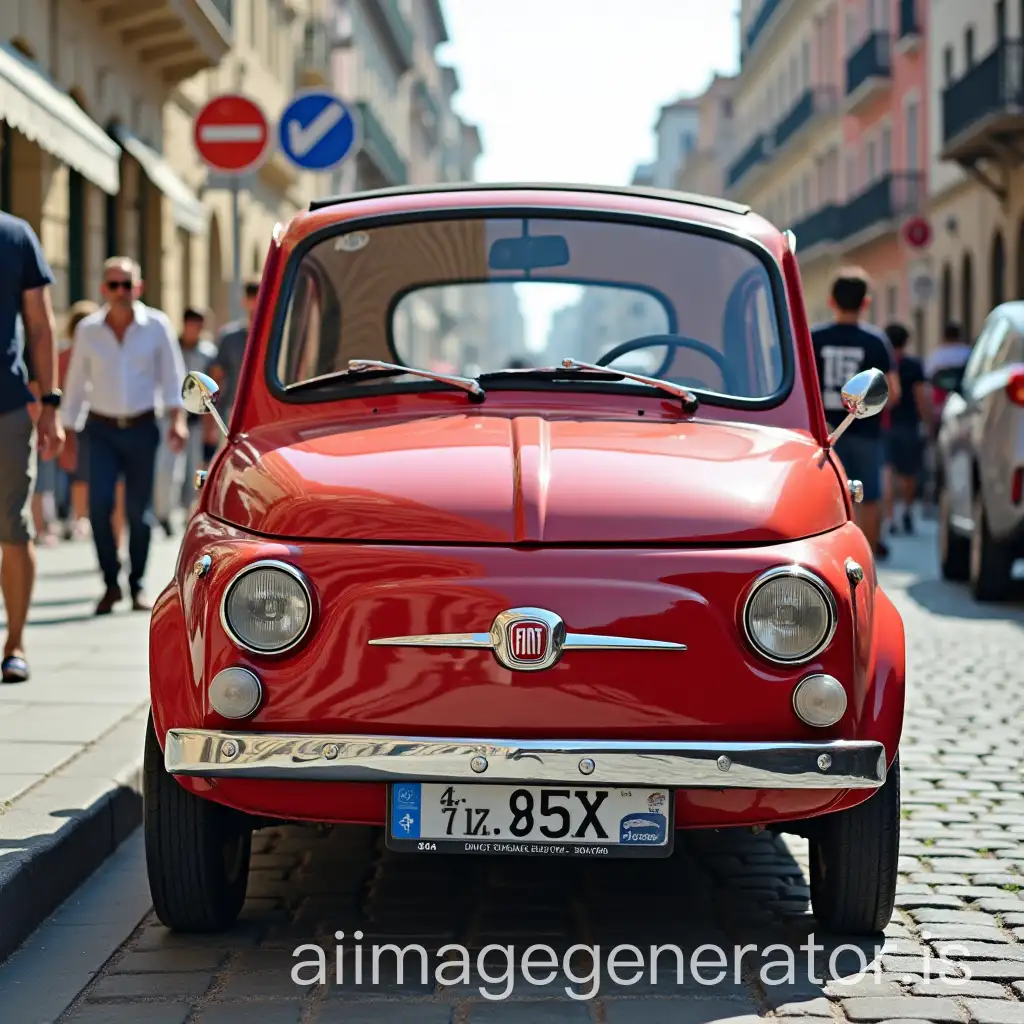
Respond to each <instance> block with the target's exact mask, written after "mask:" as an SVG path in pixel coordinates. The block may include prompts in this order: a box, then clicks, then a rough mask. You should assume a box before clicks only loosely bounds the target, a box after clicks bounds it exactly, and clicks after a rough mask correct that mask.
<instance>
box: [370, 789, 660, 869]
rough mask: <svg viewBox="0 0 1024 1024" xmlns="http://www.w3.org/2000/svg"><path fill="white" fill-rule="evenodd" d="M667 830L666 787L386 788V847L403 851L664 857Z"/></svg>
mask: <svg viewBox="0 0 1024 1024" xmlns="http://www.w3.org/2000/svg"><path fill="white" fill-rule="evenodd" d="M672 826H673V813H672V794H671V793H670V792H669V790H667V789H634V788H624V787H606V788H603V789H589V788H584V787H582V786H581V787H578V788H570V787H566V788H564V789H562V788H558V787H555V786H551V787H547V786H544V787H541V786H492V785H480V784H476V783H461V784H456V785H447V784H444V783H432V782H403V783H396V784H393V785H391V786H389V787H388V828H387V830H386V841H387V846H388V848H389V849H392V850H401V851H405V852H418V853H477V854H502V853H513V854H532V855H538V856H549V857H550V856H562V857H594V856H597V857H668V856H669V855H670V854H671V853H672V845H673V839H674V831H673V827H672Z"/></svg>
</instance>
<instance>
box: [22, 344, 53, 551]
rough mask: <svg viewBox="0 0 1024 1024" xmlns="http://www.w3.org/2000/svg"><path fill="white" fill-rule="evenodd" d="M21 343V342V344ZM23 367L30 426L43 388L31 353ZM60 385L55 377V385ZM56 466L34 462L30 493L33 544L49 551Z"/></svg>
mask: <svg viewBox="0 0 1024 1024" xmlns="http://www.w3.org/2000/svg"><path fill="white" fill-rule="evenodd" d="M22 344H24V343H22ZM25 366H26V369H27V371H28V378H29V380H28V389H29V391H31V392H32V401H31V402H30V403H29V405H28V411H29V415H30V416H31V417H32V423H33V425H34V424H36V423H37V422H38V420H39V416H40V415H41V412H42V406H41V405H40V402H39V399H40V398H41V397H42V394H43V389H42V386H41V385H40V383H39V381H38V380H37V379H36V376H35V369H34V367H33V365H32V357H31V354H30V353H29V352H28V351H26V352H25ZM59 383H60V380H59V375H58V384H59ZM59 471H60V467H59V466H58V460H57V459H44V460H37V464H36V483H35V487H34V488H33V493H32V527H33V529H34V531H35V535H36V536H35V542H36V544H42V545H44V546H45V547H48V548H52V547H54V545H56V544H57V543H58V542H59V540H60V536H59V533H58V530H57V520H58V518H59V517H58V515H57V489H58V486H59V484H60V479H59Z"/></svg>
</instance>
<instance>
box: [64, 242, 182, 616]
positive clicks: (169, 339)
mask: <svg viewBox="0 0 1024 1024" xmlns="http://www.w3.org/2000/svg"><path fill="white" fill-rule="evenodd" d="M141 294H142V275H141V271H140V270H139V266H138V264H137V263H136V262H135V261H134V260H132V259H129V258H127V257H124V256H114V257H111V258H110V259H108V260H107V261H106V262H105V263H104V264H103V296H104V298H105V300H106V302H105V303H104V305H103V306H101V307H100V309H99V310H97V312H95V313H93V314H92V315H91V316H87V317H86V318H85V319H84V320H82V321H81V323H79V325H78V328H77V330H76V331H75V342H74V346H73V347H72V350H71V362H70V364H69V366H68V376H67V399H66V404H67V417H68V420H69V422H75V423H77V422H78V417H79V414H80V413H81V411H82V410H83V409H84V408H85V407H86V404H88V417H87V419H86V421H85V426H84V430H83V434H84V435H85V437H86V438H87V443H88V446H89V521H90V524H91V526H92V536H93V542H94V544H95V545H96V554H97V557H98V558H99V563H100V571H101V572H102V573H103V582H104V585H105V590H104V593H103V596H102V598H100V601H99V603H98V604H97V605H96V614H97V615H109V614H110V613H111V612H112V611H113V609H114V607H115V606H116V605H117V603H118V602H119V601H120V600H121V599H122V598H123V596H124V594H123V592H122V590H121V585H120V574H121V564H120V560H119V558H118V549H117V543H116V541H115V538H114V531H113V528H112V523H111V516H112V514H113V511H114V495H115V491H116V486H117V479H118V476H123V477H124V485H125V514H126V518H127V520H128V557H129V563H130V567H129V573H128V589H129V593H130V595H131V601H132V608H133V609H134V610H136V611H148V610H149V609H150V608H151V607H152V606H151V605H150V603H149V601H148V600H147V598H146V596H145V574H146V562H147V561H148V558H149V544H150V538H151V534H152V504H153V480H154V476H155V472H156V453H157V447H158V445H159V444H160V428H159V426H158V425H157V419H156V410H155V404H156V396H157V395H158V394H159V395H160V396H161V398H162V400H163V407H164V408H165V409H166V410H168V411H169V414H170V417H171V424H170V427H169V434H168V437H169V443H170V445H171V447H172V448H173V449H175V450H179V451H180V450H181V449H183V448H184V446H185V441H186V439H187V437H188V428H187V427H186V425H185V415H184V409H183V408H182V404H181V385H182V381H183V379H184V376H185V367H184V363H183V362H182V358H181V348H180V347H179V345H178V339H177V338H176V337H175V334H174V330H173V328H172V327H171V322H170V320H169V319H168V318H167V316H166V314H164V313H163V312H161V311H160V310H158V309H153V308H151V307H149V306H146V305H145V304H144V303H142V302H141V301H140V300H139V296H140V295H141Z"/></svg>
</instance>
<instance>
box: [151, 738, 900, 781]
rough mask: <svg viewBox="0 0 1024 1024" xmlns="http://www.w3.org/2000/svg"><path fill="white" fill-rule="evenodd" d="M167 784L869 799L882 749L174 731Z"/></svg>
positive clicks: (879, 777) (880, 774)
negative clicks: (857, 792)
mask: <svg viewBox="0 0 1024 1024" xmlns="http://www.w3.org/2000/svg"><path fill="white" fill-rule="evenodd" d="M164 764H165V765H166V767H167V771H168V772H170V773H171V774H172V775H197V776H201V777H204V778H237V779H294V780H296V781H311V782H492V783H515V784H521V785H529V784H535V785H548V784H550V785H556V784H558V785H564V784H569V785H572V784H576V785H580V784H583V785H595V786H657V787H671V788H678V789H876V788H877V787H879V786H881V785H882V783H883V782H885V772H886V758H885V750H884V748H883V746H882V744H881V743H873V742H859V741H852V740H840V741H836V742H833V743H632V742H614V741H613V742H605V743H602V742H594V741H586V740H473V739H457V738H456V739H433V738H426V737H415V736H409V737H406V736H324V735H316V736H313V735H305V736H302V735H274V734H270V733H243V732H217V731H214V730H207V729H171V730H170V731H169V732H168V733H167V741H166V744H165V748H164Z"/></svg>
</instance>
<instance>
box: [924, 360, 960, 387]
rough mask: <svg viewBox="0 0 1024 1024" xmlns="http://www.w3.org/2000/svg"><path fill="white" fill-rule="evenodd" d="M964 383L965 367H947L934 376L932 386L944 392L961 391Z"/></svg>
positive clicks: (936, 372) (937, 371)
mask: <svg viewBox="0 0 1024 1024" xmlns="http://www.w3.org/2000/svg"><path fill="white" fill-rule="evenodd" d="M963 382H964V367H962V366H945V367H943V368H942V369H940V370H936V371H935V372H934V373H933V374H932V378H931V384H932V386H933V387H937V388H939V389H940V390H942V391H959V390H960V386H961V385H962V384H963Z"/></svg>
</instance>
